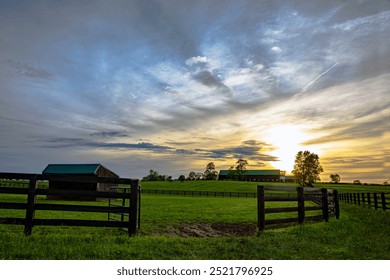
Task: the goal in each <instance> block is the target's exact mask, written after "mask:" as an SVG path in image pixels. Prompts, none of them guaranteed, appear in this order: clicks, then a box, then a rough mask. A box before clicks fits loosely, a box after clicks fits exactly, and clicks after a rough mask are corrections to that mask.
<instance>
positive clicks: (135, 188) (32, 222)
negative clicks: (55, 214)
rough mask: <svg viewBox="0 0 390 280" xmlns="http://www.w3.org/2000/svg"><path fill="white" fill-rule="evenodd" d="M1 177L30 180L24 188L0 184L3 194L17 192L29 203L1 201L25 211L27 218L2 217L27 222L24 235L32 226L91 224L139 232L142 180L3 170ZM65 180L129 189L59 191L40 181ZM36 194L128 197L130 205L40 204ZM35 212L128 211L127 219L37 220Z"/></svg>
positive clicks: (1, 205)
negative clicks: (119, 186) (118, 190)
mask: <svg viewBox="0 0 390 280" xmlns="http://www.w3.org/2000/svg"><path fill="white" fill-rule="evenodd" d="M0 179H18V180H28V181H29V184H28V188H21V187H0V194H18V195H26V196H27V199H26V203H20V202H8V201H1V197H0V210H1V209H17V210H24V211H25V218H11V217H0V223H2V224H19V225H24V233H25V235H31V233H32V228H33V226H37V225H45V226H60V225H61V226H87V227H88V226H91V227H120V228H126V229H127V232H128V234H129V235H133V234H135V233H136V231H137V225H138V223H137V220H138V219H139V213H138V212H139V211H138V209H139V181H138V180H133V179H125V178H98V177H94V176H70V175H62V176H58V175H41V174H25V173H0ZM49 180H55V181H63V182H69V183H70V184H71V183H74V182H81V183H109V184H116V185H117V184H122V185H128V186H129V188H130V192H128V193H121V192H98V191H82V190H59V189H50V188H48V189H42V188H39V187H38V181H49ZM37 195H46V196H72V197H76V198H77V197H82V198H115V199H126V200H128V201H129V203H127V204H128V206H123V207H115V208H112V207H110V206H109V205H107V206H96V205H72V204H50V203H37V202H36V196H37ZM36 211H76V212H94V213H109V212H116V213H126V216H127V217H128V220H127V221H109V220H90V219H89V220H82V219H36V218H35V212H36Z"/></svg>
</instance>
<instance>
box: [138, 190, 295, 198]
mask: <svg viewBox="0 0 390 280" xmlns="http://www.w3.org/2000/svg"><path fill="white" fill-rule="evenodd" d="M287 188H288V187H287ZM289 190H290V191H291V190H294V191H295V188H291V187H290V188H289ZM141 192H142V193H143V194H157V195H173V196H205V197H237V198H256V197H257V193H255V192H226V191H224V192H217V191H191V190H158V189H142V190H141ZM268 195H269V196H275V197H290V196H293V194H291V193H270V194H268Z"/></svg>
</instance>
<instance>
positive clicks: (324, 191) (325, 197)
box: [321, 188, 329, 222]
mask: <svg viewBox="0 0 390 280" xmlns="http://www.w3.org/2000/svg"><path fill="white" fill-rule="evenodd" d="M321 193H322V216H323V217H324V220H325V222H328V221H329V212H328V210H329V209H328V190H327V189H325V188H322V189H321Z"/></svg>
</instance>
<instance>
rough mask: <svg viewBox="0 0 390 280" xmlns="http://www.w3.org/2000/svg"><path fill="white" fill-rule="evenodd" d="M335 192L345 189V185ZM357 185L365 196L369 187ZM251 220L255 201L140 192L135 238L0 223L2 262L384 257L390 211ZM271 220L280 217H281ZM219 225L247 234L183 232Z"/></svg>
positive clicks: (194, 186)
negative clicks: (275, 223)
mask: <svg viewBox="0 0 390 280" xmlns="http://www.w3.org/2000/svg"><path fill="white" fill-rule="evenodd" d="M141 185H142V188H150V189H173V190H174V189H179V188H180V189H187V190H205V191H207V190H208V191H225V192H229V191H232V192H234V191H236V192H254V191H255V190H256V186H257V183H250V182H203V181H200V182H199V181H197V182H183V183H180V182H173V183H169V182H154V183H153V182H142V183H141ZM321 186H322V185H321ZM337 187H338V188H340V187H341V188H343V189H344V191H345V188H348V187H349V186H342V185H340V186H337ZM361 187H362V188H367V189H369V190H370V191H371V190H372V188H373V187H372V186H361ZM378 188H380V187H378ZM367 189H365V190H364V191H368V190H367ZM376 191H378V190H376ZM25 199H26V197H25V196H23V195H0V201H14V202H22V201H25ZM37 202H38V203H39V202H42V203H65V204H94V205H107V201H100V202H75V201H48V200H46V198H45V197H44V196H38V197H37ZM279 203H282V205H283V206H284V207H285V206H291V205H289V203H290V202H272V205H273V206H278V204H279ZM293 204H294V202H293ZM267 206H271V204H268V205H267ZM294 214H295V213H293V214H290V215H294ZM256 215H257V214H256V199H254V198H228V197H225V198H222V197H217V198H214V197H191V196H169V195H154V194H144V195H143V196H142V211H141V230H140V232H139V233H138V234H137V235H136V236H134V237H128V236H127V235H126V232H125V231H123V230H121V229H115V228H114V229H113V228H87V227H49V226H36V227H34V228H33V233H32V235H31V236H28V237H25V236H24V235H23V226H20V225H1V224H0V259H390V239H389V237H388V236H389V234H388V233H389V232H390V214H389V211H382V210H373V209H369V208H367V207H362V206H360V207H359V206H353V205H347V204H345V203H341V217H340V220H336V219H335V218H331V219H330V221H329V222H328V223H325V222H315V223H314V222H307V223H304V224H303V225H293V226H291V227H286V228H279V229H269V230H266V231H265V232H257V231H256V221H257V216H256ZM273 215H277V216H275V217H285V216H283V215H285V214H273ZM278 215H279V216H278ZM1 217H24V211H22V210H7V209H0V220H1ZM36 217H37V218H75V219H80V218H88V219H103V220H104V219H107V214H103V213H102V214H95V213H94V214H92V213H78V212H58V211H50V212H42V211H36ZM267 217H268V216H267ZM272 218H274V217H272ZM217 225H218V226H219V227H223V226H226V227H229V226H230V225H235V226H236V225H239V226H240V225H241V226H242V225H245V227H244V229H246V228H248V232H247V233H244V234H243V232H240V234H239V235H235V234H232V235H226V236H217V237H195V236H193V235H185V234H183V233H187V232H186V230H185V229H187V228H195V229H202V228H203V229H204V228H210V227H213V226H217Z"/></svg>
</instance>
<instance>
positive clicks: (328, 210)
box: [257, 186, 340, 231]
mask: <svg viewBox="0 0 390 280" xmlns="http://www.w3.org/2000/svg"><path fill="white" fill-rule="evenodd" d="M266 190H273V191H296V196H292V197H291V196H290V197H287V196H284V197H283V196H281V197H272V196H269V195H266V193H265V191H266ZM257 194H258V195H257V211H258V212H257V215H258V218H257V224H258V228H259V230H261V231H264V230H265V226H266V225H274V224H286V223H293V222H298V223H300V224H301V223H303V222H304V221H305V220H318V219H323V220H325V221H326V222H328V220H329V217H332V216H335V217H336V219H339V217H340V207H339V199H338V192H337V190H333V191H328V190H327V189H325V188H321V189H319V188H302V187H297V188H295V189H292V188H288V187H264V186H257ZM275 201H279V202H280V201H284V202H294V201H296V202H297V206H296V207H283V208H282V207H278V208H271V207H266V205H265V203H266V202H275ZM305 201H312V202H314V203H316V204H317V206H305ZM319 210H321V212H322V214H321V215H312V216H306V213H307V212H309V211H319ZM291 212H296V213H297V217H295V218H282V219H280V218H279V219H266V214H271V213H291Z"/></svg>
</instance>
